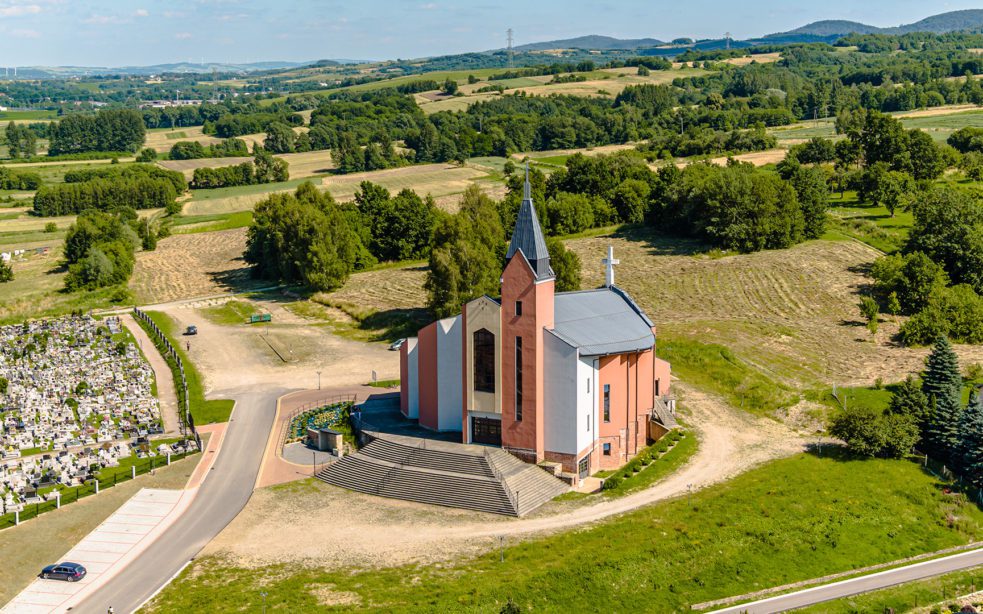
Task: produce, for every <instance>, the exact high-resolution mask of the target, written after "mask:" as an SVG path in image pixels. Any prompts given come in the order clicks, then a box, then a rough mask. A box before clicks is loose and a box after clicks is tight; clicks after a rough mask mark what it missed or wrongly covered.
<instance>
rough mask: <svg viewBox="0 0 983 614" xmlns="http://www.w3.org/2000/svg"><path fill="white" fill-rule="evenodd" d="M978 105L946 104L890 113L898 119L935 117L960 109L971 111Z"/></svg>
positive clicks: (959, 110)
mask: <svg viewBox="0 0 983 614" xmlns="http://www.w3.org/2000/svg"><path fill="white" fill-rule="evenodd" d="M979 108H980V107H978V106H976V105H975V104H948V105H943V106H941V107H932V108H931V109H918V110H917V111H903V112H901V113H891V115H893V116H894V117H896V118H898V119H902V118H913V117H935V116H936V115H951V114H952V113H959V112H961V111H971V110H974V109H979Z"/></svg>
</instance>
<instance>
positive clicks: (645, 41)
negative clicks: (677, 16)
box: [515, 34, 665, 51]
mask: <svg viewBox="0 0 983 614" xmlns="http://www.w3.org/2000/svg"><path fill="white" fill-rule="evenodd" d="M664 44H665V43H664V42H663V41H660V40H658V39H656V38H613V37H611V36H601V35H599V34H590V35H588V36H578V37H576V38H564V39H561V40H555V41H545V42H542V43H528V44H526V45H518V46H517V47H515V50H516V51H546V50H547V49H597V50H600V51H608V50H613V49H638V48H640V47H658V46H659V45H664Z"/></svg>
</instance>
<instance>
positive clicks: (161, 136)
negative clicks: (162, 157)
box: [143, 126, 222, 152]
mask: <svg viewBox="0 0 983 614" xmlns="http://www.w3.org/2000/svg"><path fill="white" fill-rule="evenodd" d="M221 140H222V139H219V138H216V137H214V136H209V135H207V134H205V133H203V132H202V131H201V126H188V127H187V128H172V129H167V130H148V131H147V140H146V142H145V143H144V145H143V146H144V147H150V148H151V149H153V150H155V151H159V152H163V151H170V149H171V147H172V146H173V145H174V143H177V142H178V141H196V142H198V143H201V144H202V145H211V144H212V143H218V142H219V141H221Z"/></svg>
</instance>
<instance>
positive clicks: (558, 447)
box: [400, 177, 675, 482]
mask: <svg viewBox="0 0 983 614" xmlns="http://www.w3.org/2000/svg"><path fill="white" fill-rule="evenodd" d="M613 256H614V255H613V253H612V249H611V248H609V249H608V257H607V258H606V259H605V260H604V264H605V265H606V267H607V279H606V283H605V285H604V286H603V287H601V288H598V289H595V290H582V291H576V292H559V293H558V292H555V291H554V274H553V270H552V268H551V267H550V258H549V253H548V252H547V250H546V241H545V239H544V237H543V231H542V228H541V227H540V225H539V219H538V218H537V216H536V208H535V207H534V206H533V201H532V197H531V193H530V188H529V181H528V177H527V178H526V185H525V189H524V198H523V200H522V204H521V206H520V208H519V213H518V218H517V220H516V224H515V229H514V231H513V233H512V240H511V243H510V245H509V249H508V253H507V255H506V264H505V270H504V271H503V273H502V278H501V284H502V285H501V297H500V298H492V297H490V296H482V297H479V298H476V299H474V300H473V301H471V302H469V303H467V304H466V305H464V306H463V309H462V312H461V314H460V315H457V316H454V317H450V318H444V319H442V320H438V321H436V322H434V323H432V324H430V325H429V326H427V327H425V328H423V329H421V330H420V331H419V333H418V335H417V336H416V337H413V338H410V339H407V340H406V342H405V343H404V344H403V346H402V348H401V349H400V383H401V388H400V391H401V392H400V409H401V411H402V413H403V415H404V416H406V417H407V418H410V419H416V420H419V424H420V425H421V426H424V427H426V428H429V429H433V430H436V431H460V432H461V439H462V441H463V442H464V443H469V444H484V445H493V446H501V447H502V448H504V449H505V450H507V451H509V452H511V453H512V454H513V455H515V456H517V457H519V458H521V459H522V460H524V461H527V462H532V463H540V462H543V461H548V462H553V463H558V464H560V465H562V471H563V473H564V474H566V475H567V477H569V478H570V479H572V480H573V481H575V482H576V481H579V480H580V479H583V478H584V477H586V476H588V475H590V474H592V473H594V472H596V471H598V470H601V469H612V468H616V467H619V466H621V465H623V464H624V463H626V462H627V461H628V460H630V459H631V458H632V457H633V456H634V455H635V454H637V453H638V452H639V451H640V450H641V449H642V448H643V447H644V446H645V445H646V443H647V441H648V440H649V439H653V438H657V437H658V436H660V435H661V434H662V433H664V432H665V429H666V427H670V428H671V425H674V424H675V420H674V417H673V414H674V411H675V404H674V401H673V400H672V398H671V396H670V381H669V379H670V368H669V363H668V362H666V361H664V360H661V359H659V358H657V357H656V356H655V327H654V326H653V324H652V322H651V321H650V320H649V319H648V317H646V315H645V313H644V312H643V311H642V310H641V309H640V308H639V307H638V305H636V304H635V302H634V301H633V300H632V299H631V297H630V296H628V294H626V293H625V292H624V291H623V290H621V289H620V288H618V287H617V286H616V285H615V284H614V265H615V264H617V263H618V261H617V260H615V259H614V257H613Z"/></svg>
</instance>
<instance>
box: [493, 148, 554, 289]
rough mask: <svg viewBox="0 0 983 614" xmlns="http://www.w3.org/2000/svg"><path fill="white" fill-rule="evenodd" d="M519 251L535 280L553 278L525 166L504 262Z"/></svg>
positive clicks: (527, 168)
mask: <svg viewBox="0 0 983 614" xmlns="http://www.w3.org/2000/svg"><path fill="white" fill-rule="evenodd" d="M520 250H521V251H522V255H523V256H525V258H526V260H527V261H528V262H529V264H530V265H531V266H532V269H533V271H535V272H536V279H537V280H543V279H549V278H550V277H553V269H552V268H551V267H550V254H549V250H547V249H546V239H545V238H544V237H543V229H542V228H541V227H540V226H539V217H538V216H537V215H536V207H535V206H534V205H533V204H532V191H531V189H530V186H529V167H528V166H526V183H525V185H524V186H523V198H522V204H521V205H519V214H518V216H516V218H515V229H514V230H513V231H512V241H511V242H510V243H509V251H508V253H506V254H505V260H506V262H508V261H510V260H512V256H515V253H516V252H517V251H520Z"/></svg>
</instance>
